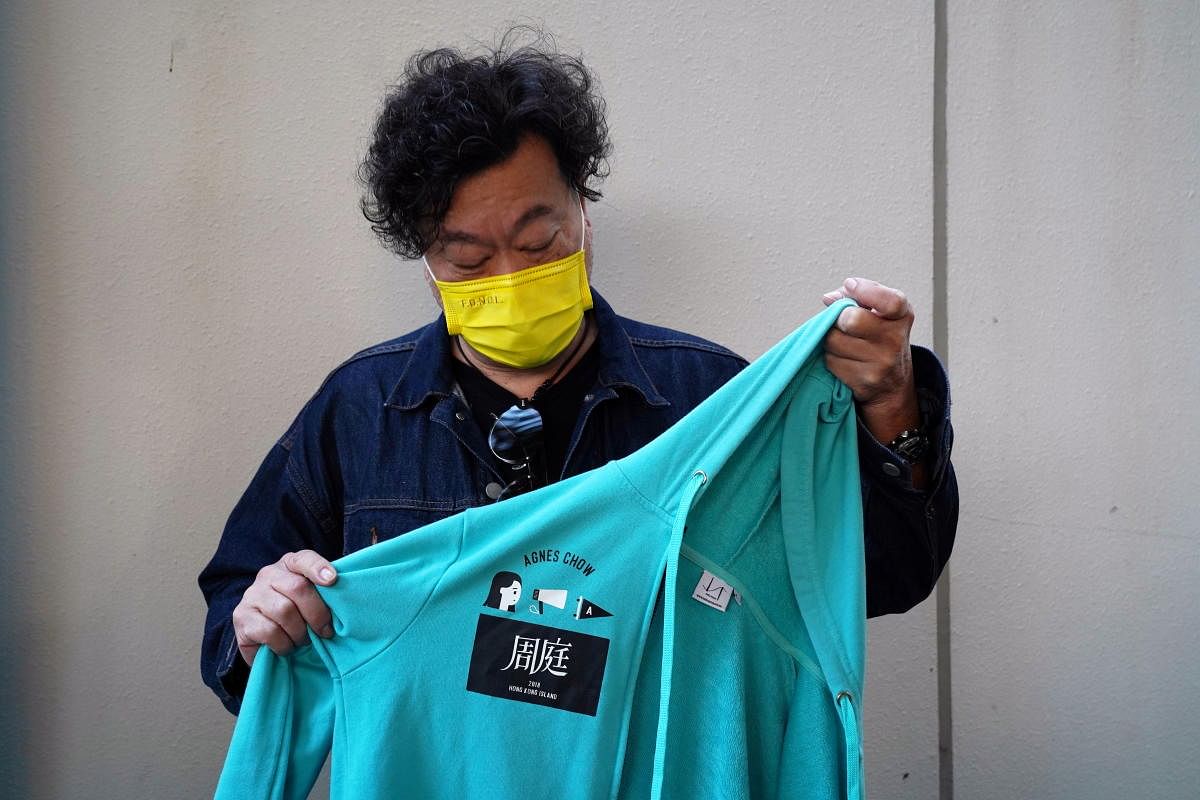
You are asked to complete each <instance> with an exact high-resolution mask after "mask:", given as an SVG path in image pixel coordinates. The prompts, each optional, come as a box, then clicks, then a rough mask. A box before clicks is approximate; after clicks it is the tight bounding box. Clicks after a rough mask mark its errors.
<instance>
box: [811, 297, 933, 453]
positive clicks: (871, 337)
mask: <svg viewBox="0 0 1200 800" xmlns="http://www.w3.org/2000/svg"><path fill="white" fill-rule="evenodd" d="M843 297H848V298H850V299H852V300H854V302H856V303H857V304H858V307H857V308H853V307H851V308H846V309H844V310H843V311H842V313H841V314H840V315H839V316H838V319H837V324H836V325H835V326H834V327H833V328H832V329H830V331H829V333H828V334H827V335H826V336H825V365H826V366H828V367H829V371H830V372H832V373H833V374H834V375H836V376H837V377H838V378H839V379H841V381H842V382H843V383H845V384H846V385H847V386H849V387H850V391H851V392H852V393H853V394H854V399H855V401H856V403H857V405H858V413H859V417H860V419H862V421H863V424H864V425H866V426H867V429H868V430H869V431H871V435H873V436H874V437H875V438H876V439H877V440H878V441H880V442H882V443H883V444H887V443H888V442H890V441H892V440H893V439H894V438H896V436H898V435H899V434H900V432H901V431H904V430H906V429H908V428H915V427H917V426H918V425H920V422H921V412H920V408H919V406H918V405H917V390H916V385H915V384H914V382H913V368H912V354H911V351H910V350H909V345H908V335H909V332H910V331H911V330H912V325H913V317H914V315H913V309H912V306H911V305H910V304H909V302H908V298H907V297H905V296H904V292H902V291H900V290H899V289H892V288H891V287H888V286H884V285H883V284H881V283H878V282H877V281H872V280H868V279H866V278H847V279H846V281H845V283H844V284H842V286H841V287H840V288H838V289H834V290H833V291H831V292H827V293H826V294H825V295H824V296H823V297H822V300H823V301H824V303H825V305H827V306H828V305H830V304H832V303H835V302H837V301H838V300H840V299H841V298H843Z"/></svg>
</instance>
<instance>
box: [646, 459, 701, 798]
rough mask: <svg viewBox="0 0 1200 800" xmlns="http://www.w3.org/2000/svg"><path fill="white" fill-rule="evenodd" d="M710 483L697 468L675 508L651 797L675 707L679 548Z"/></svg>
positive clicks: (657, 792)
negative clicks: (698, 497) (690, 517)
mask: <svg viewBox="0 0 1200 800" xmlns="http://www.w3.org/2000/svg"><path fill="white" fill-rule="evenodd" d="M707 482H708V475H707V474H705V472H704V471H703V470H696V471H695V472H693V473H692V476H691V478H689V479H688V483H687V485H686V486H685V487H684V489H683V496H682V497H680V498H679V508H678V509H676V511H675V522H674V525H672V527H671V538H670V540H669V541H668V542H667V573H666V578H665V580H666V585H667V588H666V592H665V594H664V597H663V639H662V679H661V683H660V684H659V690H658V735H657V736H656V737H655V740H654V778H653V780H652V782H651V784H650V787H651V788H650V798H651V800H660V798H661V797H662V787H663V773H664V771H665V767H666V761H667V722H668V715H669V713H670V706H671V670H672V667H673V665H674V663H675V581H676V580H677V578H678V576H679V548H680V546H681V545H682V544H683V529H684V527H685V526H686V525H687V516H688V512H689V511H691V508H692V501H693V500H695V498H696V493H697V492H699V491H700V487H701V486H703V485H704V484H705V483H707Z"/></svg>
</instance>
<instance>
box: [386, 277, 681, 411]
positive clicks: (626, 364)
mask: <svg viewBox="0 0 1200 800" xmlns="http://www.w3.org/2000/svg"><path fill="white" fill-rule="evenodd" d="M592 303H593V305H592V319H593V320H595V322H596V342H595V343H594V344H593V345H592V346H593V347H595V348H598V350H597V352H598V353H599V355H600V369H599V384H600V386H602V387H604V388H608V389H614V390H615V389H618V388H626V389H632V390H633V391H634V393H636V394H637V395H639V396H640V397H641V398H642V400H643V401H644V402H645V403H646V405H649V406H656V407H658V406H668V405H670V403H669V402H667V399H666V398H664V397H663V396H662V395H661V394H659V393H658V389H657V388H655V386H654V382H653V381H652V380H650V376H649V374H647V372H646V369H645V367H643V366H642V362H641V361H640V360H639V359H638V357H637V353H636V352H635V351H634V349H633V343H632V342H630V341H629V334H627V333H626V332H625V328H624V326H623V325H622V324H621V319H620V317H618V316H617V315H616V313H615V312H614V311H613V310H612V306H610V305H609V304H608V301H606V300H605V299H604V298H603V297H601V296H600V293H599V292H597V291H596V290H595V289H594V288H593V289H592ZM450 347H451V344H450V336H449V334H448V333H447V332H446V318H445V316H444V315H439V316H438V318H437V320H435V321H434V322H432V323H430V324H429V325H426V326H425V327H424V328H423V329H422V330H421V333H420V335H419V336H418V337H417V339H416V340H415V342H414V345H413V349H412V354H411V355H410V356H409V358H408V364H407V365H406V366H405V367H404V372H402V373H401V374H400V380H399V381H397V382H396V386H395V387H394V388H393V389H392V392H391V394H390V395H388V399H387V402H386V403H385V405H387V406H389V407H391V408H396V409H400V410H402V411H411V410H412V409H414V408H417V407H419V406H420V405H421V404H423V403H424V402H425V401H426V400H427V399H429V398H430V397H446V396H448V395H451V394H453V393H454V374H453V372H452V371H451V368H450V359H451V358H452V356H451V354H450Z"/></svg>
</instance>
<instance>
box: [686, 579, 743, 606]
mask: <svg viewBox="0 0 1200 800" xmlns="http://www.w3.org/2000/svg"><path fill="white" fill-rule="evenodd" d="M732 596H733V587H732V586H730V585H729V584H728V583H726V582H725V581H723V580H721V579H720V578H718V577H717V576H716V575H713V574H712V573H711V572H709V571H708V570H705V571H704V574H703V575H701V576H700V582H699V583H697V584H696V590H695V591H694V592H692V599H693V600H699V601H700V602H701V603H704V605H706V606H708V607H709V608H715V609H716V610H717V611H724V610H725V609H726V608H728V607H729V598H730V597H732Z"/></svg>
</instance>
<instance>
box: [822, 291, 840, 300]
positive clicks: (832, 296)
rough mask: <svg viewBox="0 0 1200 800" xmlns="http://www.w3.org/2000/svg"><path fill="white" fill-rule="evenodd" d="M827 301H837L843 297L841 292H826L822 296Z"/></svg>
mask: <svg viewBox="0 0 1200 800" xmlns="http://www.w3.org/2000/svg"><path fill="white" fill-rule="evenodd" d="M822 296H823V297H824V298H825V299H826V300H837V299H838V298H840V297H841V296H842V294H841V292H826V293H825V294H824V295H822Z"/></svg>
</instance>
